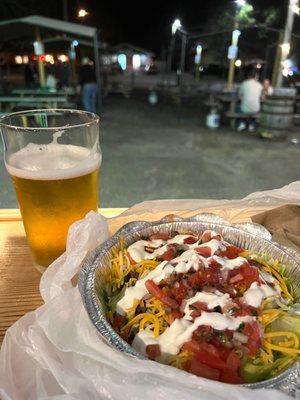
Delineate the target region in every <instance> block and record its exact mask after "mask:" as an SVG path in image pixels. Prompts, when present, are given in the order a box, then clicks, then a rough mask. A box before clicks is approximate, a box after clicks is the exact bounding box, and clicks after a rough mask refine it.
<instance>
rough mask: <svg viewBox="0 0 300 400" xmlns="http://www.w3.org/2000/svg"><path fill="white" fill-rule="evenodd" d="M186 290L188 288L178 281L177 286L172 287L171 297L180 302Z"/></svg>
mask: <svg viewBox="0 0 300 400" xmlns="http://www.w3.org/2000/svg"><path fill="white" fill-rule="evenodd" d="M187 290H188V288H187V287H186V286H185V285H184V284H183V283H180V284H179V286H178V287H173V288H172V297H174V299H175V300H176V301H177V302H178V303H179V304H180V303H181V302H182V300H183V299H185V297H186V293H187Z"/></svg>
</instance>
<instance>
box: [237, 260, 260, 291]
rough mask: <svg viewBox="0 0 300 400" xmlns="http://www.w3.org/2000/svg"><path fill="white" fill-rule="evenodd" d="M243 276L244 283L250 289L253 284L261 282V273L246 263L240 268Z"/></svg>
mask: <svg viewBox="0 0 300 400" xmlns="http://www.w3.org/2000/svg"><path fill="white" fill-rule="evenodd" d="M240 270H241V274H242V275H243V277H244V280H243V283H244V284H245V285H246V287H247V288H248V287H250V286H251V284H252V283H253V282H259V271H258V269H257V268H255V267H251V265H250V264H248V263H245V264H243V265H242V266H241V267H240Z"/></svg>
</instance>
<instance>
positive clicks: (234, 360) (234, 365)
mask: <svg viewBox="0 0 300 400" xmlns="http://www.w3.org/2000/svg"><path fill="white" fill-rule="evenodd" d="M226 365H227V367H228V369H230V370H231V371H239V369H240V367H241V360H240V358H239V356H238V355H237V354H236V352H235V351H234V350H232V351H231V352H230V353H229V355H228V357H227V360H226Z"/></svg>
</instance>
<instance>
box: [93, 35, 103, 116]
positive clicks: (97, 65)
mask: <svg viewBox="0 0 300 400" xmlns="http://www.w3.org/2000/svg"><path fill="white" fill-rule="evenodd" d="M98 34H99V31H98V30H97V31H96V32H95V35H94V59H95V74H96V82H97V86H98V113H99V114H100V112H101V109H102V96H101V76H100V58H99V40H98Z"/></svg>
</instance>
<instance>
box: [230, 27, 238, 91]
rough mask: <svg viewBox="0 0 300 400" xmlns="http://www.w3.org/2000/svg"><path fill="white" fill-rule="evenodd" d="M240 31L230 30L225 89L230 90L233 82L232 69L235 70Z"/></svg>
mask: <svg viewBox="0 0 300 400" xmlns="http://www.w3.org/2000/svg"><path fill="white" fill-rule="evenodd" d="M235 28H237V23H235ZM240 34H241V31H239V30H238V29H234V31H233V32H232V38H231V46H230V47H229V48H228V58H229V60H230V62H229V71H228V78H227V90H231V89H232V86H233V82H234V71H235V61H236V58H237V53H238V41H239V37H240Z"/></svg>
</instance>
